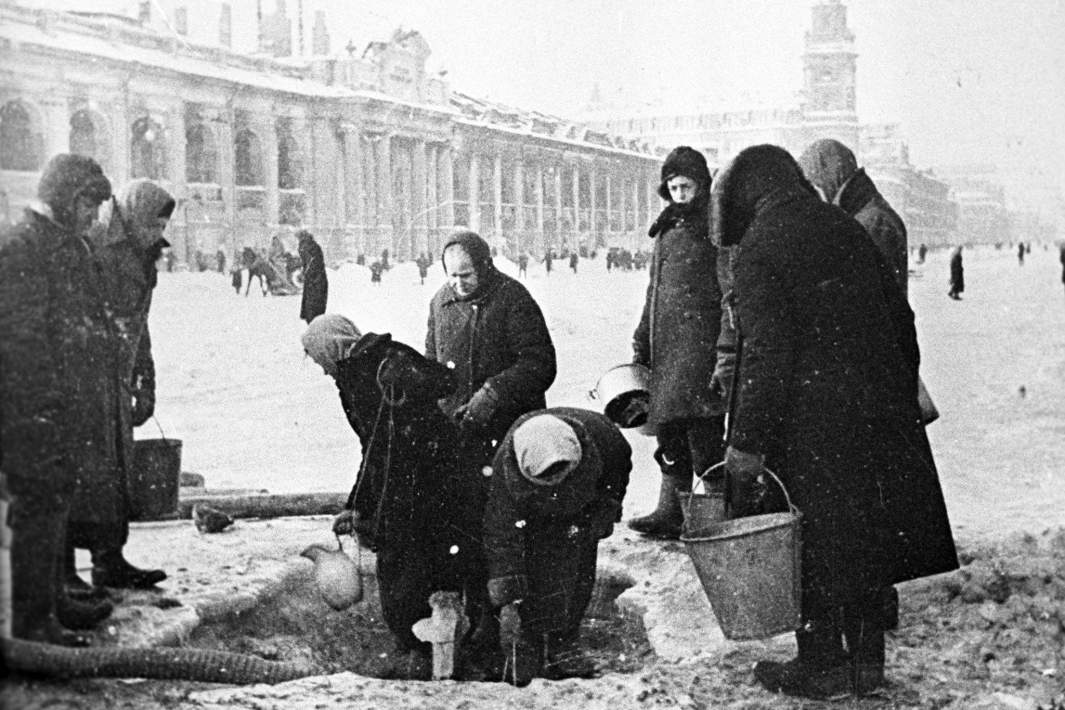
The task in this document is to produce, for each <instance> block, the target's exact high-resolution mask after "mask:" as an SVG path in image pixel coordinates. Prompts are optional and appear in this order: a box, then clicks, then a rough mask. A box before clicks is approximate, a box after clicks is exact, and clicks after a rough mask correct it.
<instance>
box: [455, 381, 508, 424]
mask: <svg viewBox="0 0 1065 710" xmlns="http://www.w3.org/2000/svg"><path fill="white" fill-rule="evenodd" d="M498 406H499V393H497V392H496V391H495V390H494V389H492V385H490V384H488V383H487V382H485V383H484V384H483V385H481V389H479V390H477V391H476V392H474V393H473V396H472V397H470V401H469V402H467V403H466V404H465V405H464V407H465V413H464V414H463V416H462V419H463V421H466V422H470V423H472V424H477V425H478V426H484V425H485V424H487V423H488V420H489V419H491V418H492V415H493V414H495V412H496V408H497V407H498Z"/></svg>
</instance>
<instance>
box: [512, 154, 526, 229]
mask: <svg viewBox="0 0 1065 710" xmlns="http://www.w3.org/2000/svg"><path fill="white" fill-rule="evenodd" d="M512 177H513V178H514V190H513V192H514V203H515V206H516V208H517V209H516V211H515V213H514V231H515V233H516V234H517V235H518V247H519V249H520V248H522V247H524V244H525V235H524V234H523V232H524V231H525V161H524V158H523V156H522V155H521V154H520V153H519V154H518V156H517V158H516V159H515V161H514V172H513V175H512Z"/></svg>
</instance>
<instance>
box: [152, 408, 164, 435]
mask: <svg viewBox="0 0 1065 710" xmlns="http://www.w3.org/2000/svg"><path fill="white" fill-rule="evenodd" d="M152 421H153V422H155V427H156V429H158V430H159V434H160V435H161V436H162V437H163V441H166V432H164V431H163V425H162V424H160V423H159V417H157V416H155V415H154V414H153V415H152Z"/></svg>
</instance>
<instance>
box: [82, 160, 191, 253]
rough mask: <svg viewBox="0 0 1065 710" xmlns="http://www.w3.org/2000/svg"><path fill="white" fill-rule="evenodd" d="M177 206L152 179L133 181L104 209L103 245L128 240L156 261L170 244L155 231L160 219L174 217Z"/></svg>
mask: <svg viewBox="0 0 1065 710" xmlns="http://www.w3.org/2000/svg"><path fill="white" fill-rule="evenodd" d="M174 206H175V202H174V198H173V196H172V195H171V194H170V193H169V192H167V191H166V190H165V189H164V188H162V187H160V186H159V185H157V184H156V183H154V182H152V181H151V180H134V181H132V182H130V183H129V184H127V185H126V186H124V187H123V188H122V189H121V190H119V192H118V194H116V195H115V197H114V198H113V199H112V200H111V201H110V202H107V203H105V204H104V206H103V207H102V208H101V210H100V221H101V222H102V223H103V224H105V225H107V230H106V236H105V237H104V238H103V242H104V243H115V242H119V241H122V240H123V239H128V240H130V242H131V243H132V244H133V245H134V247H136V249H137V251H138V252H140V253H142V254H144V255H146V256H147V257H148V260H149V261H152V262H154V261H155V259H156V258H158V256H159V252H160V251H161V250H162V248H163V247H167V246H170V243H169V242H168V241H166V240H165V239H160V240H155V238H154V237H152V236H151V234H152V230H153V228H154V227H155V224H156V220H157V219H159V218H160V217H166V218H169V217H170V215H171V214H173V212H174ZM149 242H152V243H149ZM153 256H154V258H152V257H153Z"/></svg>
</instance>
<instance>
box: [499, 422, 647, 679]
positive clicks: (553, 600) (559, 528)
mask: <svg viewBox="0 0 1065 710" xmlns="http://www.w3.org/2000/svg"><path fill="white" fill-rule="evenodd" d="M631 456H632V449H631V448H630V447H629V444H628V442H627V441H625V438H624V437H623V436H622V435H621V432H620V431H618V429H617V427H615V426H614V424H613V423H612V422H611V421H610V420H609V419H607V418H606V417H605V416H603V415H601V414H599V413H598V412H592V411H588V410H584V409H575V408H570V407H554V408H550V409H543V410H539V411H534V412H530V413H527V414H525V415H523V416H522V417H520V418H519V419H518V420H517V421H516V422H515V423H514V425H513V426H512V427H511V429H510V431H509V432H508V433H507V435H506V437H505V438H504V440H503V443H502V444H500V446H499V450H498V451H497V452H496V456H495V459H494V461H493V465H492V475H491V477H490V479H489V491H488V501H487V505H486V508H485V514H484V546H485V552H486V555H487V558H488V574H489V581H488V595H489V599H490V601H491V603H492V606H493V607H494V608H495V609H497V610H500V611H501V617H502V619H501V627H502V629H501V633H500V641H501V647H502V648H501V650H502V652H503V654H504V657H505V661H504V668H505V671H504V679H505V680H507V681H508V682H510V683H513V684H515V685H525V684H526V683H528V682H529V681H530V680H531V679H532V677H533V676H535V675H537V674H539V673H541V672H542V673H543V675H544V676H545V677H547V678H553V679H557V678H564V677H574V676H581V677H586V676H588V675H591V674H593V673H594V672H595V669H594V667H593V665H592V664H591V662H590V661H589V660H588V659H587V658H586V657H584V656H583V654H581V653H580V651H579V649H578V648H577V638H578V632H579V629H580V623H581V618H582V617H583V616H584V611H585V608H586V607H587V606H588V602H589V600H590V599H591V594H592V586H593V585H594V583H595V563H596V556H597V552H598V545H599V540H600V539H602V538H605V537H608V536H609V535H610V534H611V532H612V531H613V527H614V523H616V522H618V521H619V520H620V519H621V501H622V499H623V498H624V496H625V489H626V487H627V486H628V482H629V472H630V470H631V469H632V462H631ZM515 607H516V609H515ZM515 611H516V616H517V619H519V620H520V628H519V629H515V628H514V625H513V624H512V623H508V622H507V619H508V618H509V619H510V620H511V621H513V620H514V618H515V614H514V612H515Z"/></svg>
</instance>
